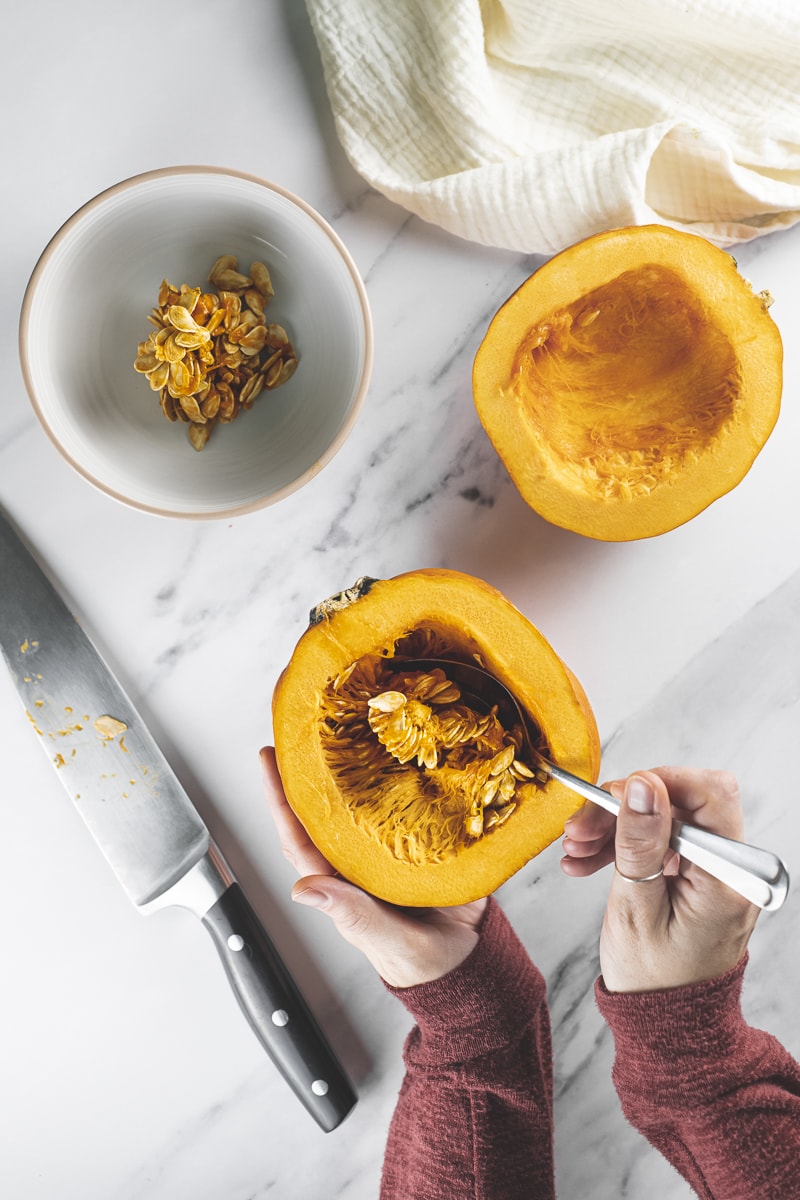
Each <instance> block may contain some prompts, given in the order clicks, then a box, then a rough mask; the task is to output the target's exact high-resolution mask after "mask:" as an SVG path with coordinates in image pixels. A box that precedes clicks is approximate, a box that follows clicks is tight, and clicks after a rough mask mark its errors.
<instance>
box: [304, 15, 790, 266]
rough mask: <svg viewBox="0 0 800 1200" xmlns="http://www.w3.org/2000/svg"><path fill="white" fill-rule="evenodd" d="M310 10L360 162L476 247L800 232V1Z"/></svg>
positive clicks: (352, 153)
mask: <svg viewBox="0 0 800 1200" xmlns="http://www.w3.org/2000/svg"><path fill="white" fill-rule="evenodd" d="M306 3H307V7H308V10H309V15H310V17H311V23H312V26H313V28H314V32H315V35H316V38H317V43H318V45H319V49H320V53H321V56H322V64H323V68H324V72H325V81H326V86H327V89H328V95H329V97H330V102H331V106H332V109H333V113H334V117H335V121H336V127H337V131H338V134H339V137H340V139H341V142H342V145H343V146H344V149H345V151H346V153H347V155H348V157H349V158H350V160H351V162H352V163H353V166H354V167H355V169H356V170H357V171H358V172H359V173H360V174H361V175H363V176H364V178H365V179H366V180H368V182H369V183H370V184H372V185H373V186H374V187H375V188H376V189H377V190H379V191H380V192H382V193H384V194H385V195H386V196H388V197H389V198H390V199H391V200H394V201H396V202H397V203H398V204H401V205H403V206H404V207H405V208H407V209H409V210H410V211H411V212H413V213H416V214H417V215H418V216H420V217H422V218H424V219H425V220H426V221H431V222H433V223H435V224H438V225H441V226H443V227H444V228H445V229H448V230H450V231H451V232H452V233H455V234H458V235H459V236H461V237H463V238H468V239H471V240H474V241H477V242H482V243H485V244H487V245H492V246H500V247H505V248H508V249H513V250H518V251H523V252H528V253H540V254H548V253H552V252H554V251H556V250H560V249H562V248H563V247H564V246H567V245H570V244H571V243H573V242H575V241H577V240H579V239H580V238H582V237H586V236H588V235H589V234H592V233H596V232H598V231H600V230H604V229H610V228H616V227H619V226H623V225H630V224H645V223H648V222H651V221H655V222H659V223H661V224H666V225H670V226H673V227H675V228H678V229H686V230H689V231H693V232H696V233H699V234H702V235H703V236H705V237H707V238H709V239H710V240H712V241H714V242H716V243H717V244H720V245H731V244H734V243H736V242H743V241H748V240H749V239H751V238H754V237H757V236H758V235H759V234H763V233H765V232H769V231H772V230H776V229H782V228H786V227H788V226H789V225H792V224H794V223H795V222H796V221H798V220H800V4H798V3H797V0H555V2H553V0H549V3H542V2H541V0H306Z"/></svg>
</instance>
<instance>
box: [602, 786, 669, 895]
mask: <svg viewBox="0 0 800 1200" xmlns="http://www.w3.org/2000/svg"><path fill="white" fill-rule="evenodd" d="M671 831H672V809H671V806H670V800H669V793H668V792H667V789H666V786H665V784H664V782H663V780H661V779H659V777H658V776H657V775H655V774H653V773H652V772H649V771H648V772H641V773H637V774H636V775H631V776H630V777H629V778H628V779H626V781H625V785H624V790H623V796H622V803H621V806H620V810H619V815H618V817H617V831H616V837H615V850H614V854H615V867H616V872H615V876H614V884H615V886H619V887H620V888H625V889H627V890H628V892H630V891H631V890H632V885H631V881H637V883H638V885H639V886H637V885H636V884H634V885H633V886H634V887H635V890H636V891H637V892H640V893H646V892H653V893H654V894H655V895H656V896H659V895H660V894H661V892H662V888H663V884H662V885H661V886H658V885H659V883H660V875H661V872H662V868H663V866H664V858H665V856H666V853H667V850H668V849H669V839H670V835H671ZM653 876H655V878H652V877H653ZM640 898H643V897H640Z"/></svg>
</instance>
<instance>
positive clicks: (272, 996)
mask: <svg viewBox="0 0 800 1200" xmlns="http://www.w3.org/2000/svg"><path fill="white" fill-rule="evenodd" d="M202 921H203V924H204V925H205V927H206V929H207V930H208V931H209V933H210V934H211V937H212V939H213V941H214V944H215V946H216V947H217V950H218V952H219V956H220V958H221V959H222V963H223V965H224V967H225V971H226V973H227V976H228V979H229V981H230V984H231V987H232V988H233V991H234V993H235V995H236V999H237V1000H238V1001H239V1004H240V1005H241V1008H242V1011H243V1012H244V1014H245V1016H246V1017H247V1020H248V1021H249V1022H250V1025H251V1026H252V1028H253V1030H254V1032H255V1034H256V1036H257V1037H258V1038H259V1040H260V1041H261V1043H262V1045H263V1046H264V1049H265V1050H266V1051H267V1053H268V1054H269V1056H270V1058H271V1059H272V1060H273V1062H274V1063H275V1065H276V1066H277V1068H278V1070H279V1071H280V1072H281V1074H282V1075H283V1077H284V1079H285V1080H286V1082H287V1083H288V1084H289V1086H290V1087H291V1088H292V1090H293V1091H294V1093H295V1095H296V1096H297V1097H298V1098H299V1099H300V1101H301V1102H302V1103H303V1104H304V1105H305V1107H306V1108H307V1109H308V1111H309V1112H310V1113H311V1115H312V1116H313V1117H314V1119H315V1120H316V1121H317V1123H318V1124H319V1125H320V1126H321V1128H322V1129H324V1130H325V1131H326V1132H330V1130H332V1129H335V1128H336V1126H337V1125H339V1124H340V1122H341V1121H343V1120H344V1118H345V1117H346V1116H347V1114H348V1113H349V1112H350V1110H351V1108H352V1107H353V1105H354V1104H355V1102H356V1096H355V1092H354V1091H353V1089H352V1087H351V1086H350V1083H349V1081H348V1079H347V1077H346V1075H345V1074H344V1071H343V1070H342V1068H341V1066H340V1065H339V1063H338V1062H337V1060H336V1058H335V1057H334V1055H333V1053H332V1051H331V1050H330V1048H329V1047H328V1046H327V1044H326V1042H325V1039H324V1037H323V1035H322V1033H321V1031H320V1029H319V1027H318V1025H317V1023H316V1021H315V1019H314V1017H313V1015H312V1013H311V1010H310V1009H309V1008H308V1005H307V1004H306V1002H305V1000H304V999H303V997H302V995H301V993H300V991H299V989H298V987H297V985H296V984H295V983H294V981H293V979H292V977H291V976H290V975H289V973H288V971H287V970H286V967H285V966H284V964H283V962H282V960H281V958H280V956H279V955H278V952H277V950H276V949H275V947H274V946H273V944H272V942H271V941H270V939H269V937H268V936H267V933H266V931H265V930H264V928H263V926H262V925H261V924H260V922H259V920H258V918H257V917H256V915H255V913H254V912H253V910H252V908H251V907H250V904H249V902H248V900H247V898H246V896H245V894H244V892H243V891H242V889H241V888H240V887H239V885H238V883H232V884H231V885H230V887H229V888H228V889H227V891H226V892H225V893H224V894H223V895H222V896H221V897H220V899H219V900H218V901H217V902H216V904H214V905H213V907H212V908H210V909H209V911H208V912H207V913H206V914H205V915H204V916H203V918H202Z"/></svg>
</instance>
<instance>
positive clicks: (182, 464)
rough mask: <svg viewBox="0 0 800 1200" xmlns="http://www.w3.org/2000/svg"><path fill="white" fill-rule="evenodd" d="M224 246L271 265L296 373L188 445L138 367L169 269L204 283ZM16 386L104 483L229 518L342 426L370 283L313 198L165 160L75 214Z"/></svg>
mask: <svg viewBox="0 0 800 1200" xmlns="http://www.w3.org/2000/svg"><path fill="white" fill-rule="evenodd" d="M221 254H235V255H237V256H238V257H239V260H240V267H241V268H242V269H243V270H247V269H248V268H249V265H250V263H251V262H252V261H253V260H256V259H257V260H260V261H262V262H265V263H266V264H267V266H268V267H269V270H270V273H271V276H272V281H273V285H274V288H275V296H274V297H273V299H272V300H271V302H270V305H269V309H268V312H269V319H270V320H271V321H273V322H277V323H278V324H281V325H283V326H284V327H285V328H286V330H287V332H288V334H289V337H290V339H291V341H292V342H293V344H294V346H295V349H296V350H297V353H298V358H299V363H298V367H297V370H296V372H295V374H294V376H293V377H292V378H291V379H290V380H289V381H288V382H287V383H285V384H283V385H282V386H281V387H279V388H276V389H275V390H274V391H272V392H267V393H262V395H261V396H260V397H259V398H258V399H257V400H256V401H255V403H254V406H253V408H252V409H250V410H248V411H245V412H242V413H240V414H239V416H238V417H237V418H236V420H235V421H233V422H232V423H231V424H229V425H221V426H219V427H217V428H215V429H214V431H213V434H212V436H211V438H210V439H209V441H208V444H207V445H206V447H205V448H204V449H203V450H201V451H197V450H194V449H193V448H192V446H191V445H190V443H189V440H188V438H187V435H186V426H185V425H183V424H182V423H179V422H175V423H174V424H173V423H170V422H169V421H167V420H166V418H165V417H164V415H163V413H162V412H161V408H160V405H159V401H158V394H157V393H156V392H153V391H151V390H150V387H149V385H148V382H147V379H146V378H145V377H144V376H143V375H139V374H137V373H136V372H135V371H134V369H133V360H134V358H135V357H136V352H137V344H138V343H139V342H140V341H144V340H145V338H146V337H147V336H148V334H149V333H150V331H151V330H152V325H150V324H149V323H148V321H147V314H148V312H149V311H150V309H151V308H152V307H153V306H154V305H155V304H156V303H157V296H158V289H159V285H160V283H161V280H162V279H163V278H167V279H169V281H170V282H171V283H172V284H174V285H175V286H178V285H180V284H181V283H187V284H189V285H190V286H195V285H197V284H204V283H205V281H206V279H207V276H208V272H209V270H210V268H211V265H212V264H213V262H214V261H215V259H217V258H218V257H219V256H220V255H221ZM20 357H21V362H22V370H23V374H24V377H25V383H26V386H27V388H28V392H29V394H30V397H31V400H32V402H33V405H34V408H35V409H36V412H37V415H38V417H39V420H40V421H41V423H42V425H43V426H44V428H45V430H46V431H47V433H48V434H49V436H50V437H51V438H52V440H53V442H54V443H55V445H56V446H57V447H58V449H59V450H60V451H61V453H62V454H63V455H64V456H65V458H66V459H67V460H68V461H69V462H70V463H71V464H72V466H73V467H75V468H76V470H78V471H79V472H80V473H81V474H82V475H83V476H85V478H86V479H88V480H89V481H90V482H91V483H93V484H95V485H96V486H97V487H98V488H100V489H101V490H102V491H104V492H106V493H108V494H109V495H111V496H114V497H115V498H116V499H118V500H121V501H124V502H125V503H127V504H130V505H133V506H134V507H137V508H140V509H145V510H147V511H149V512H155V513H160V514H163V515H166V516H173V517H195V518H197V517H206V518H210V517H228V516H232V515H236V514H239V513H244V512H248V511H250V510H252V509H256V508H260V507H262V506H264V505H266V504H271V503H273V502H274V501H276V500H280V499H281V498H282V497H284V496H286V495H288V494H289V493H290V492H292V491H294V490H295V489H297V488H298V487H300V486H301V485H302V484H304V483H306V482H307V481H308V480H309V479H311V478H312V477H313V476H314V475H316V474H317V472H318V471H319V470H320V469H321V468H322V467H323V466H324V465H325V464H326V463H327V462H328V461H329V460H330V459H331V458H332V456H333V455H334V454H335V453H336V451H337V450H338V449H339V447H340V446H341V445H342V443H343V442H344V440H345V438H346V437H347V436H348V434H349V433H350V431H351V429H352V427H353V425H354V423H355V420H356V418H357V415H358V411H359V409H360V407H361V404H362V401H363V399H364V395H365V393H366V390H367V385H368V382H369V375H370V370H371V366H372V324H371V320H370V313H369V306H368V303H367V297H366V292H365V290H364V285H363V283H362V281H361V279H360V277H359V275H358V272H357V270H356V268H355V266H354V264H353V262H352V259H351V258H350V255H349V254H348V252H347V250H346V249H345V247H344V246H343V244H342V242H341V241H340V239H339V238H338V236H337V235H336V234H335V233H334V232H333V230H332V229H331V228H330V226H329V225H328V224H327V223H326V222H325V221H324V220H323V219H322V217H320V216H319V214H318V213H316V212H315V211H314V210H313V209H312V208H311V207H310V206H309V205H308V204H306V203H305V202H304V201H302V200H300V199H298V197H296V196H293V195H292V194H291V193H290V192H287V191H285V190H284V189H283V188H280V187H277V186H276V185H275V184H273V183H268V182H266V181H265V180H263V179H257V178H255V177H253V176H250V175H244V174H241V173H238V172H235V171H226V170H221V169H218V168H216V167H193V166H192V167H173V168H168V169H164V170H160V171H152V172H148V173H147V174H144V175H137V176H135V177H134V178H132V179H128V180H125V181H124V182H122V183H119V184H117V185H116V186H115V187H112V188H109V189H108V190H107V191H105V192H102V193H101V194H100V195H99V196H96V197H95V198H94V199H93V200H90V201H89V203H88V204H85V205H84V206H83V207H82V208H81V209H79V210H78V212H76V213H75V214H74V216H72V217H70V219H69V220H68V221H67V222H66V223H65V224H64V225H63V226H62V228H61V229H60V230H59V231H58V233H56V235H55V236H54V237H53V239H52V241H51V242H50V243H49V245H48V246H47V248H46V249H45V251H44V253H43V254H42V256H41V258H40V259H39V262H38V263H37V265H36V268H35V270H34V272H33V275H32V276H31V279H30V282H29V284H28V288H27V291H26V293H25V299H24V302H23V306H22V316H21V322H20Z"/></svg>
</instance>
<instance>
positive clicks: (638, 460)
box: [473, 225, 783, 541]
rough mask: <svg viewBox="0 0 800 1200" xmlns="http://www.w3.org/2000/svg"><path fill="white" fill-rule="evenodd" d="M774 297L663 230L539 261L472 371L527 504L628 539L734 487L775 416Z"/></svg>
mask: <svg viewBox="0 0 800 1200" xmlns="http://www.w3.org/2000/svg"><path fill="white" fill-rule="evenodd" d="M769 301H770V298H769V297H768V296H767V295H766V294H765V293H764V294H761V295H756V294H755V293H754V292H753V291H752V289H751V287H750V285H749V284H748V283H747V282H746V280H744V279H743V278H742V277H741V275H739V273H738V270H737V267H736V263H735V261H734V260H733V259H732V258H731V256H730V255H729V254H727V253H725V252H724V251H723V250H720V249H718V248H717V247H715V246H712V245H711V244H710V243H709V242H707V241H705V239H703V238H700V237H697V236H695V235H694V234H688V233H683V232H678V231H676V230H672V229H668V228H665V227H663V226H659V225H650V226H639V227H635V228H630V229H618V230H614V231H612V232H610V233H602V234H599V235H597V236H595V237H591V238H588V239H586V240H585V241H583V242H579V243H578V244H577V245H575V246H572V247H571V248H570V249H568V250H565V251H563V252H562V253H560V254H558V255H556V256H555V257H554V258H552V259H550V260H549V261H548V262H546V263H545V264H544V265H543V266H541V267H540V268H539V269H538V270H537V271H536V273H535V274H534V275H532V276H531V277H530V278H529V279H528V280H526V282H525V283H523V285H522V286H521V287H520V288H519V289H518V291H516V292H515V293H514V295H513V296H511V297H510V299H509V300H507V301H506V303H505V304H504V305H503V306H502V308H501V309H500V310H499V312H498V313H497V314H496V316H495V317H494V319H493V320H492V322H491V324H490V325H489V328H488V330H487V332H486V336H485V337H484V340H483V342H482V344H481V346H480V347H479V349H478V353H477V355H476V358H475V363H474V369H473V395H474V398H475V404H476V407H477V410H478V415H479V417H480V420H481V423H482V424H483V426H484V428H485V430H486V432H487V434H488V435H489V438H490V439H491V441H492V443H493V444H494V447H495V449H496V450H497V453H498V454H499V456H500V458H501V459H502V460H503V462H504V464H505V466H506V469H507V470H508V472H509V474H510V475H511V478H512V480H513V481H514V483H515V484H516V486H517V489H518V490H519V492H520V494H521V495H522V497H523V499H524V500H526V501H527V503H528V504H529V505H530V506H531V508H533V509H535V510H536V511H537V512H538V513H539V514H540V515H541V516H543V517H545V518H546V519H547V520H548V521H550V522H552V523H553V524H555V525H560V526H563V527H564V528H566V529H571V530H573V531H575V532H577V533H581V534H584V535H586V536H588V537H593V538H597V539H600V540H603V541H628V540H631V539H635V538H644V537H652V536H653V535H655V534H659V533H664V532H666V531H667V530H669V529H674V528H675V527H676V526H678V525H681V524H683V523H684V522H685V521H688V520H689V519H690V518H692V517H694V516H696V515H697V514H698V513H699V512H701V511H702V510H703V509H704V508H706V507H707V506H708V505H709V504H711V503H712V501H714V500H716V499H718V498H719V497H720V496H722V495H723V494H724V493H725V492H728V491H730V490H731V489H732V488H734V487H735V486H736V485H737V484H738V483H739V482H740V481H741V479H742V478H743V477H744V475H745V474H746V473H747V471H748V470H749V468H750V467H751V466H752V464H753V461H754V459H755V458H756V455H757V454H758V452H759V451H760V449H761V448H762V446H763V445H764V443H765V442H766V440H767V438H768V437H769V434H770V432H771V431H772V428H773V426H774V424H775V422H776V420H777V418H778V412H779V408H780V397H781V382H782V358H783V349H782V343H781V337H780V333H779V331H778V328H777V326H776V325H775V323H774V321H773V320H772V318H771V317H770V315H769V313H768V312H767V305H768V303H769Z"/></svg>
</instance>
